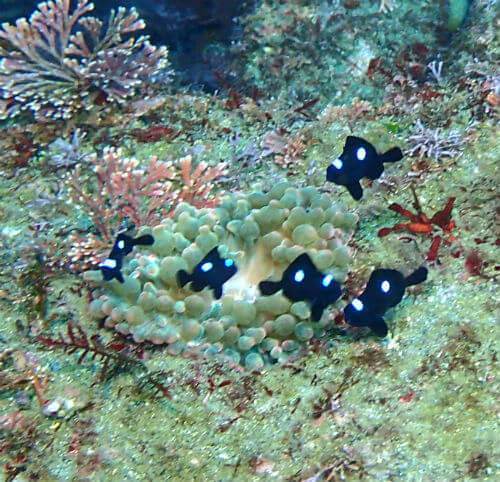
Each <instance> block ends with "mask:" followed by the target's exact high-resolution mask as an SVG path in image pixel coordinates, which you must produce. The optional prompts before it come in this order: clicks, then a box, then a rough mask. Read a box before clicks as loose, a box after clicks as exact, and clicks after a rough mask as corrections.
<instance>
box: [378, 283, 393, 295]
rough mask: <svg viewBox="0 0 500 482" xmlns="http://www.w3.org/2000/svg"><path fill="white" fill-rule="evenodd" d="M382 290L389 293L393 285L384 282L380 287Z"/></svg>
mask: <svg viewBox="0 0 500 482" xmlns="http://www.w3.org/2000/svg"><path fill="white" fill-rule="evenodd" d="M380 289H381V290H382V291H383V292H384V293H388V292H389V290H390V289H391V283H389V281H387V280H385V281H382V284H381V285H380Z"/></svg>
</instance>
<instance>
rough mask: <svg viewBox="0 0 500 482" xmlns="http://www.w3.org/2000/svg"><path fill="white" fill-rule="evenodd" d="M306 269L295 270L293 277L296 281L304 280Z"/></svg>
mask: <svg viewBox="0 0 500 482" xmlns="http://www.w3.org/2000/svg"><path fill="white" fill-rule="evenodd" d="M304 276H305V275H304V271H303V270H301V269H299V270H298V271H296V272H295V275H294V276H293V279H294V280H295V282H296V283H300V282H301V281H303V280H304Z"/></svg>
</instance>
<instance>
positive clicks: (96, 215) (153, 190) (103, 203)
mask: <svg viewBox="0 0 500 482" xmlns="http://www.w3.org/2000/svg"><path fill="white" fill-rule="evenodd" d="M94 164H95V167H94V171H95V173H96V177H97V189H96V191H95V192H87V191H86V190H85V189H84V187H83V181H82V178H81V175H80V173H79V171H78V170H77V171H76V172H75V174H74V176H73V177H72V180H71V192H72V197H73V201H74V202H75V204H77V205H79V206H81V207H82V208H83V209H85V211H86V212H87V213H88V215H89V217H90V218H91V219H92V222H93V223H94V226H95V227H96V228H97V230H98V231H99V232H100V234H101V236H102V238H103V239H104V240H105V241H107V242H109V241H111V239H112V238H113V236H114V235H115V232H114V231H115V230H116V229H117V228H118V227H119V226H120V224H121V222H122V220H123V219H124V218H125V217H127V216H128V217H130V219H132V221H133V222H134V223H135V224H136V225H137V226H142V225H147V224H154V223H156V222H158V220H159V219H160V217H161V216H162V215H163V216H164V215H165V214H166V212H167V211H168V209H169V201H170V200H171V199H173V198H174V192H173V191H172V189H171V184H170V183H169V182H168V181H169V180H171V179H172V178H173V177H174V171H173V169H172V167H171V163H167V162H159V161H158V159H157V158H156V157H151V163H150V165H149V166H148V167H147V168H146V169H139V168H138V165H139V162H138V161H137V160H136V159H129V158H126V157H123V155H122V151H121V149H115V148H113V147H106V148H105V149H104V151H103V154H102V156H100V157H95V158H94Z"/></svg>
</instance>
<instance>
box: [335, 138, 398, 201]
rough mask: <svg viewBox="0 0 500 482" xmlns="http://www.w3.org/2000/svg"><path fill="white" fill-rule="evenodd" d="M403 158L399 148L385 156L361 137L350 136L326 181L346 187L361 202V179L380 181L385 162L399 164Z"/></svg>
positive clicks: (385, 153)
mask: <svg viewBox="0 0 500 482" xmlns="http://www.w3.org/2000/svg"><path fill="white" fill-rule="evenodd" d="M402 158H403V153H402V152H401V149H400V148H399V147H393V148H392V149H389V150H388V151H387V152H384V153H383V154H378V153H377V151H376V150H375V148H374V147H373V146H372V145H371V144H370V143H369V142H368V141H366V140H364V139H362V138H361V137H355V136H348V137H347V139H346V142H345V145H344V150H343V151H342V154H341V155H340V157H337V158H336V159H334V160H333V161H332V162H331V164H330V166H328V169H327V170H326V180H327V181H330V182H333V183H335V184H339V185H340V186H345V187H346V188H347V190H348V191H349V193H350V194H351V196H352V197H353V198H354V199H355V200H356V201H359V200H360V199H361V198H362V197H363V188H362V187H361V184H360V183H359V181H360V179H362V178H363V177H367V178H368V179H372V180H374V179H378V178H379V177H380V176H381V174H382V172H384V162H397V161H399V160H401V159H402Z"/></svg>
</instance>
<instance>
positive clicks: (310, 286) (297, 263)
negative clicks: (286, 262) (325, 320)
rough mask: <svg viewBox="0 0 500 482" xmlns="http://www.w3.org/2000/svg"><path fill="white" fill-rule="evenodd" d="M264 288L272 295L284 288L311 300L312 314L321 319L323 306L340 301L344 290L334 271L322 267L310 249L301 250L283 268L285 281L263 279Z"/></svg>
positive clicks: (294, 296)
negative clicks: (315, 263) (318, 264)
mask: <svg viewBox="0 0 500 482" xmlns="http://www.w3.org/2000/svg"><path fill="white" fill-rule="evenodd" d="M259 289H260V292H261V293H262V294H263V295H265V296H269V295H272V294H274V293H277V292H278V291H279V290H283V294H284V295H285V296H286V297H287V298H288V299H289V300H291V301H309V302H310V303H311V318H312V319H313V321H319V320H320V319H321V316H322V315H323V310H324V309H325V308H326V307H327V306H328V305H331V304H332V303H334V302H335V301H337V300H338V299H339V298H340V296H341V295H342V290H341V288H340V285H339V283H337V282H336V281H335V280H334V279H333V276H332V275H331V274H323V273H322V272H321V271H319V270H318V269H317V268H316V266H314V263H313V262H312V260H311V258H310V257H309V256H308V254H307V253H304V254H301V255H300V256H299V257H298V258H296V259H295V260H294V261H293V262H292V263H291V264H290V266H289V267H288V268H287V269H286V270H285V271H284V272H283V276H282V277H281V281H261V282H260V283H259Z"/></svg>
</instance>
